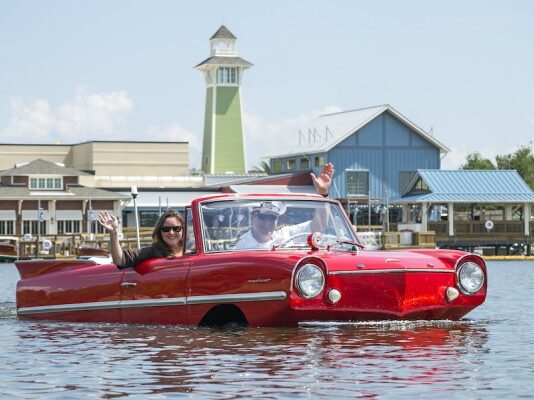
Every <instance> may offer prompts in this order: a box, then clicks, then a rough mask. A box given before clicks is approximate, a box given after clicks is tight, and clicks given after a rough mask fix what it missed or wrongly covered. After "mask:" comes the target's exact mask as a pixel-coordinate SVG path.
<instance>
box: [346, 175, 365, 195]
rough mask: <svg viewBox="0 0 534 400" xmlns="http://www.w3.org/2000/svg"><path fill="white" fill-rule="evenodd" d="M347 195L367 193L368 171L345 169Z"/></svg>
mask: <svg viewBox="0 0 534 400" xmlns="http://www.w3.org/2000/svg"><path fill="white" fill-rule="evenodd" d="M345 174H346V178H347V190H346V192H347V197H349V196H368V195H369V171H345Z"/></svg>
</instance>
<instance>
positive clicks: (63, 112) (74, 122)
mask: <svg viewBox="0 0 534 400" xmlns="http://www.w3.org/2000/svg"><path fill="white" fill-rule="evenodd" d="M133 107H134V104H133V101H132V99H131V98H130V97H129V96H128V93H126V92H125V91H115V92H108V93H89V92H88V91H87V90H86V89H85V88H83V87H79V88H77V89H76V93H75V96H74V98H73V99H71V100H69V101H67V102H65V103H63V104H60V105H59V106H56V107H53V106H51V105H50V104H49V102H48V101H47V100H43V99H27V98H23V97H14V98H11V112H12V116H11V121H10V122H9V124H8V126H7V128H5V130H4V131H3V132H2V136H3V138H4V139H3V140H4V141H8V142H12V143H52V142H55V141H56V140H58V139H59V140H61V141H62V142H64V143H73V142H77V141H86V140H98V139H107V138H109V135H110V134H114V133H116V132H117V130H118V126H119V125H120V123H121V122H122V121H123V119H124V117H125V116H126V115H128V114H129V113H130V112H131V111H132V110H133Z"/></svg>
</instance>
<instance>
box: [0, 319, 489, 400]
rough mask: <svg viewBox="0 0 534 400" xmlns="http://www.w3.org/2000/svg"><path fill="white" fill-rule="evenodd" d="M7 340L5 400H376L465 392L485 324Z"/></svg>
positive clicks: (114, 330)
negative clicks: (431, 391)
mask: <svg viewBox="0 0 534 400" xmlns="http://www.w3.org/2000/svg"><path fill="white" fill-rule="evenodd" d="M6 339H7V338H6V337H4V338H3V340H6ZM8 340H9V341H10V342H11V346H10V348H9V349H7V354H5V352H4V356H5V357H7V358H8V359H12V358H14V357H17V359H18V362H17V363H11V364H12V365H11V366H10V367H9V368H5V370H3V371H1V375H2V377H3V379H4V380H7V381H9V382H11V384H10V385H9V389H6V388H5V387H4V388H0V394H1V395H5V396H8V395H12V394H17V393H18V394H19V395H20V394H22V393H25V394H28V395H30V396H31V395H44V394H52V393H57V392H58V391H65V392H68V391H72V390H76V393H77V395H79V394H83V392H87V393H98V395H99V396H106V397H107V396H114V395H121V394H138V395H142V394H143V395H147V394H156V393H161V394H163V393H166V394H169V393H189V394H191V395H193V394H194V395H195V396H194V397H197V396H205V397H206V398H213V397H219V396H220V397H226V396H228V397H232V398H233V397H243V398H250V397H262V398H265V397H270V398H286V397H290V396H295V397H299V396H311V397H316V396H318V397H330V396H331V395H334V394H335V395H337V396H347V397H351V396H366V397H375V396H378V395H384V390H386V387H387V386H389V385H390V384H391V383H394V387H395V389H396V390H402V391H403V392H404V393H405V394H406V396H408V395H409V394H410V393H411V394H414V395H415V394H417V393H418V392H419V391H420V389H418V387H419V385H427V384H432V385H433V387H435V388H436V387H439V388H440V389H439V390H443V391H448V390H453V389H454V390H457V385H458V382H463V385H466V384H468V382H469V376H470V374H471V371H472V369H473V368H474V367H476V366H477V364H478V363H479V358H478V357H477V354H479V353H482V352H485V351H487V349H486V347H485V343H486V341H487V332H486V329H485V328H484V326H480V325H473V324H470V323H439V322H438V323H432V324H430V323H419V324H418V323H413V322H409V323H405V324H403V323H398V322H397V323H395V324H394V325H388V324H355V325H352V326H347V325H344V326H341V327H338V326H324V327H320V328H290V329H279V328H261V329H260V328H258V329H242V330H234V331H232V330H210V329H200V328H198V329H194V328H181V327H174V326H139V325H137V326H135V325H134V326H125V325H118V324H64V323H55V322H53V323H43V322H39V323H35V322H23V321H20V322H18V323H17V324H16V328H15V329H14V331H12V332H10V334H9V339H8ZM13 364H14V365H13ZM0 369H4V368H3V367H0ZM6 390H7V391H6ZM388 390H391V388H390V389H388Z"/></svg>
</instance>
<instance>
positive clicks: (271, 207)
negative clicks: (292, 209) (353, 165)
mask: <svg viewBox="0 0 534 400" xmlns="http://www.w3.org/2000/svg"><path fill="white" fill-rule="evenodd" d="M310 175H311V178H312V180H313V184H314V186H315V190H316V191H317V193H318V194H320V195H322V196H325V197H327V196H328V189H329V188H330V185H331V183H332V177H333V176H334V166H333V165H332V164H331V163H329V164H325V165H324V166H323V168H322V170H321V173H320V174H319V176H318V177H316V176H315V175H314V174H313V173H311V174H310ZM285 211H286V207H285V205H284V204H283V203H281V202H278V201H273V202H271V201H265V202H263V203H261V204H260V206H259V207H258V208H256V209H255V210H253V211H252V227H251V229H250V230H249V231H248V232H247V233H245V234H244V235H243V236H241V238H240V239H239V240H238V241H237V243H236V245H235V247H234V249H235V250H244V249H271V248H272V247H273V246H274V245H277V244H280V243H283V242H284V241H286V240H289V239H291V238H292V237H294V236H295V235H298V234H300V233H306V232H310V233H311V232H312V229H313V228H314V227H315V226H316V225H317V221H315V219H316V218H314V220H311V221H306V222H303V223H301V224H298V225H293V226H285V227H282V228H280V229H276V226H277V223H278V217H279V216H281V215H282V214H284V213H285Z"/></svg>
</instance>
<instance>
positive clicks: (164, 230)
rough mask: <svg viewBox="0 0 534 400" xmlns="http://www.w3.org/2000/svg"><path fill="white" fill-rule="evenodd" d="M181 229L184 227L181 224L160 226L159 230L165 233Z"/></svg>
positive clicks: (180, 230)
mask: <svg viewBox="0 0 534 400" xmlns="http://www.w3.org/2000/svg"><path fill="white" fill-rule="evenodd" d="M182 229H184V227H183V226H162V227H161V231H162V232H165V233H169V232H170V231H174V232H176V233H178V232H182Z"/></svg>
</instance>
